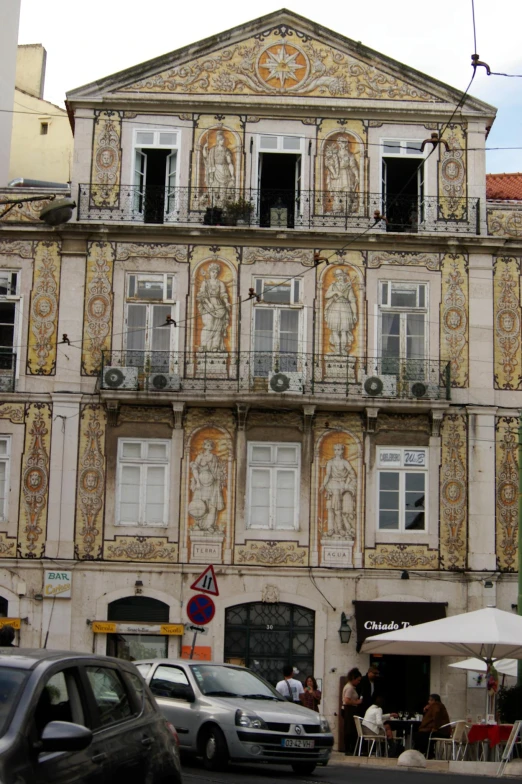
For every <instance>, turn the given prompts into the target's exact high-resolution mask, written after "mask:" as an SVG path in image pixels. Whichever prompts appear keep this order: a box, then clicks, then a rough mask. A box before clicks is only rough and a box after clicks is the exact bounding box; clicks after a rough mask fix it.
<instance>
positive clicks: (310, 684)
mask: <svg viewBox="0 0 522 784" xmlns="http://www.w3.org/2000/svg"><path fill="white" fill-rule="evenodd" d="M302 700H303V705H304V706H305V708H310V710H313V711H316V713H319V703H320V702H321V692H320V691H319V689H318V688H317V681H316V680H315V678H314V676H313V675H309V676H308V678H307V679H306V681H305V685H304V692H303V696H302Z"/></svg>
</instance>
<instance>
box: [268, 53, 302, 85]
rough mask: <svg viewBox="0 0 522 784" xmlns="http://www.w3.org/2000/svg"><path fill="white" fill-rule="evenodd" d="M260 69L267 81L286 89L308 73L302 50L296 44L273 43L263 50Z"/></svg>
mask: <svg viewBox="0 0 522 784" xmlns="http://www.w3.org/2000/svg"><path fill="white" fill-rule="evenodd" d="M259 69H260V71H261V72H262V74H261V75H262V77H263V79H264V81H265V82H267V83H269V84H270V83H271V84H272V86H274V87H279V88H280V89H285V88H287V87H292V86H295V85H296V84H298V83H299V82H301V81H302V79H303V78H304V76H305V75H306V71H307V63H306V60H305V58H304V57H303V54H302V52H300V51H299V49H296V48H295V47H294V46H290V45H289V44H281V45H280V46H279V45H278V46H274V45H272V46H270V47H269V48H267V49H266V50H265V51H264V52H263V56H262V57H261V58H260V61H259ZM274 83H275V84H274Z"/></svg>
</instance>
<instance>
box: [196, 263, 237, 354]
mask: <svg viewBox="0 0 522 784" xmlns="http://www.w3.org/2000/svg"><path fill="white" fill-rule="evenodd" d="M220 271H221V267H220V265H219V264H210V265H209V267H208V273H207V274H205V273H203V279H202V282H201V285H200V287H199V290H198V292H197V295H196V303H197V308H198V310H199V313H200V315H201V320H202V322H203V328H202V330H201V342H200V345H199V351H226V347H225V338H226V335H227V329H228V324H229V320H230V311H231V304H230V299H229V296H228V292H227V289H226V286H225V284H224V283H223V281H222V280H219V273H220Z"/></svg>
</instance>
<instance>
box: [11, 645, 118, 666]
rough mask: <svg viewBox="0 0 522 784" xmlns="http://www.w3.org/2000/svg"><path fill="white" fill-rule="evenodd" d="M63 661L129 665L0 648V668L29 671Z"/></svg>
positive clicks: (66, 653)
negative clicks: (46, 663) (48, 663)
mask: <svg viewBox="0 0 522 784" xmlns="http://www.w3.org/2000/svg"><path fill="white" fill-rule="evenodd" d="M63 659H66V660H71V659H103V660H105V661H112V662H117V663H118V665H122V664H123V666H125V665H126V664H129V663H130V662H126V661H124V660H122V659H114V658H112V657H110V656H100V655H99V654H95V653H83V652H78V651H53V650H49V649H47V648H0V667H18V668H20V667H21V668H22V669H28V670H30V669H32V668H33V667H36V665H37V664H39V663H40V662H42V661H48V662H54V661H56V662H59V661H61V660H63Z"/></svg>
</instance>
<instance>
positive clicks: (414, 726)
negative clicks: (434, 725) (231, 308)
mask: <svg viewBox="0 0 522 784" xmlns="http://www.w3.org/2000/svg"><path fill="white" fill-rule="evenodd" d="M387 721H389V722H390V724H391V728H392V730H393V731H394V732H395V733H397V736H399V735H400V734H403V735H404V745H405V746H406V745H407V744H406V739H407V738H409V745H408V748H411V747H412V745H413V733H414V732H415V731H416V730H418V729H419V727H420V725H421V723H420V721H419V720H418V719H387Z"/></svg>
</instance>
